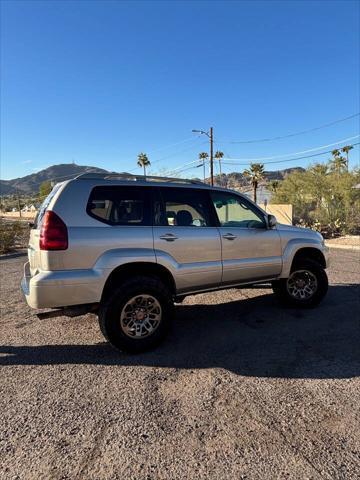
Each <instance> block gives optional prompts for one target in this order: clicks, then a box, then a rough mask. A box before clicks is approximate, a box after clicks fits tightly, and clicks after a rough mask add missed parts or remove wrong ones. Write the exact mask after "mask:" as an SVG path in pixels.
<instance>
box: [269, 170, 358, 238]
mask: <svg viewBox="0 0 360 480" xmlns="http://www.w3.org/2000/svg"><path fill="white" fill-rule="evenodd" d="M329 167H333V164H330V163H329V164H327V165H326V164H325V165H324V164H316V165H312V166H310V167H309V168H307V170H306V171H304V172H293V173H291V174H290V175H288V176H287V177H286V178H285V179H284V180H283V181H282V182H281V183H280V186H279V188H278V189H277V191H276V193H274V195H273V196H272V197H271V202H272V203H290V204H292V205H293V207H294V220H295V223H300V224H301V225H307V226H309V227H313V228H316V229H318V230H320V231H321V232H322V233H323V235H325V236H329V235H334V234H338V233H342V234H343V233H353V234H357V233H359V231H360V228H359V225H360V191H359V190H358V189H356V188H355V186H356V185H357V184H358V183H359V182H360V172H358V171H356V170H354V171H352V172H346V171H344V170H341V171H340V173H338V172H337V171H335V170H334V169H333V168H332V169H330V170H329Z"/></svg>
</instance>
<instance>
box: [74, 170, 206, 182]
mask: <svg viewBox="0 0 360 480" xmlns="http://www.w3.org/2000/svg"><path fill="white" fill-rule="evenodd" d="M117 178H119V179H120V180H132V181H135V182H149V181H150V182H174V183H190V184H196V185H206V184H205V183H203V182H201V181H200V180H192V179H189V178H174V177H157V176H154V175H146V176H145V175H132V174H131V173H96V172H94V173H91V172H88V173H82V174H80V175H78V176H77V177H75V178H74V180H75V179H76V180H91V179H94V180H95V179H98V180H109V179H117Z"/></svg>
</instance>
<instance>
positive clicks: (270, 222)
mask: <svg viewBox="0 0 360 480" xmlns="http://www.w3.org/2000/svg"><path fill="white" fill-rule="evenodd" d="M276 223H277V222H276V217H274V215H268V227H269V228H274V227H276Z"/></svg>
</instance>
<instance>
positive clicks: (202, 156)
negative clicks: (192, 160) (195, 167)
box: [199, 152, 209, 182]
mask: <svg viewBox="0 0 360 480" xmlns="http://www.w3.org/2000/svg"><path fill="white" fill-rule="evenodd" d="M207 158H209V155H208V154H207V153H206V152H201V153H199V159H200V160H202V164H203V167H204V182H205V161H206V159H207Z"/></svg>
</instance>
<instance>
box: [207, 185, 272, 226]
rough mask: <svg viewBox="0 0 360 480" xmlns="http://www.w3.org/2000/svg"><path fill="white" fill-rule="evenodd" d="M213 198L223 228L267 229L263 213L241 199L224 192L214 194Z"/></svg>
mask: <svg viewBox="0 0 360 480" xmlns="http://www.w3.org/2000/svg"><path fill="white" fill-rule="evenodd" d="M211 197H212V200H213V203H214V206H215V210H216V213H217V216H218V218H219V222H220V225H221V226H222V227H240V228H265V227H266V224H265V220H264V217H263V215H262V214H261V212H260V211H258V210H257V209H256V207H254V206H253V205H252V204H251V203H250V202H247V201H246V200H244V199H242V198H241V197H238V196H237V195H232V194H229V193H222V192H212V194H211Z"/></svg>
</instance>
